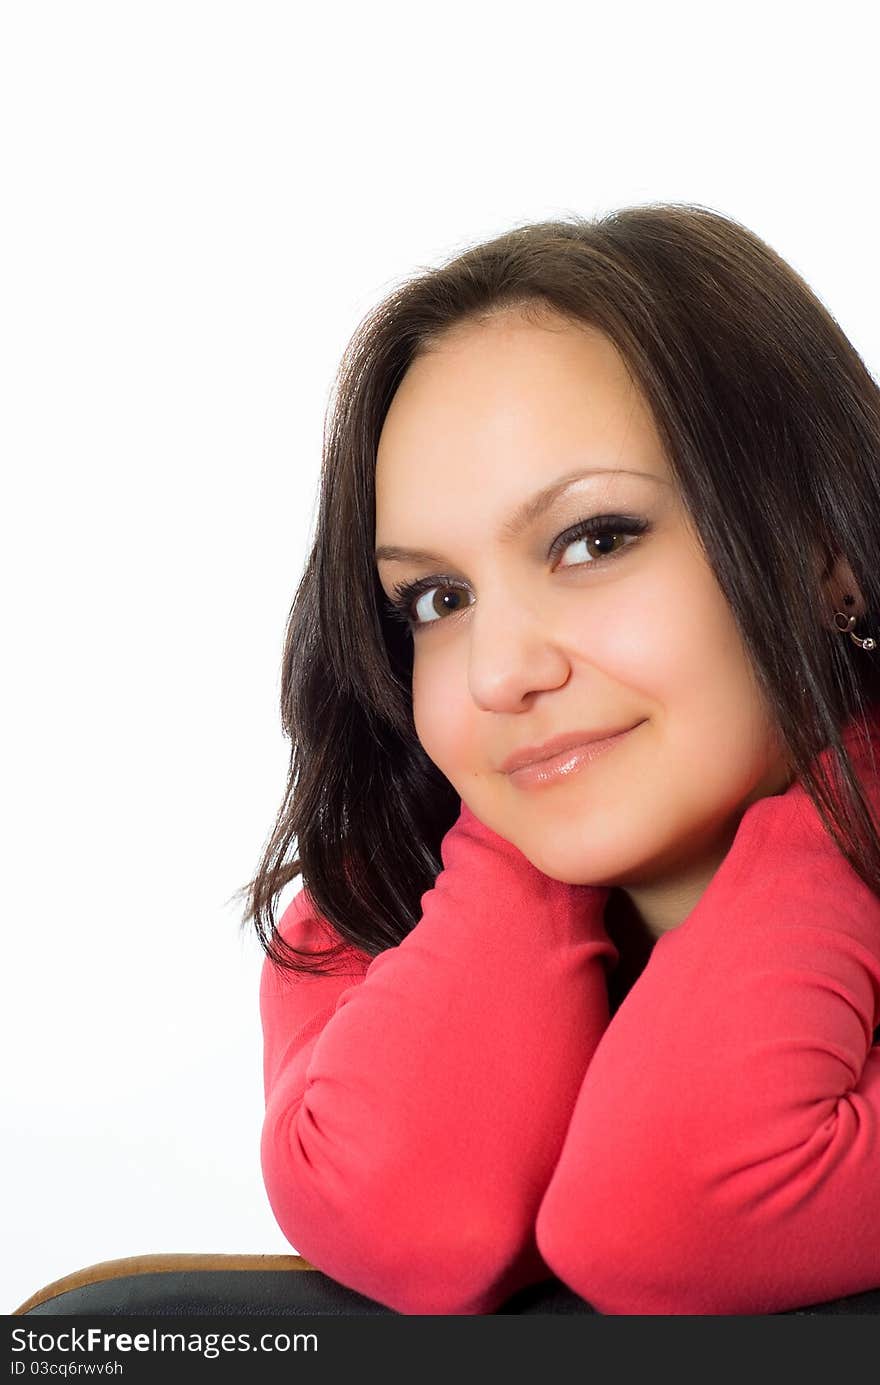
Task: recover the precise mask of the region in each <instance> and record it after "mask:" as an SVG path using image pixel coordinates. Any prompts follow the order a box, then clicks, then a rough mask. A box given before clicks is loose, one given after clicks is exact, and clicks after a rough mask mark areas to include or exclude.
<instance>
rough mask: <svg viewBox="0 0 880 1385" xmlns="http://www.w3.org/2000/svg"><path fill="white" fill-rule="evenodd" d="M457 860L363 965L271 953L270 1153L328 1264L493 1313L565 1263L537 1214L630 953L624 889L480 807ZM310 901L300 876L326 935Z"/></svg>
mask: <svg viewBox="0 0 880 1385" xmlns="http://www.w3.org/2000/svg"><path fill="white" fill-rule="evenodd" d="M441 857H442V862H443V868H442V869H441V871H440V872H439V874H438V876H437V878H436V881H435V883H434V885H433V886H432V888H431V889H429V890H427V891H426V892H425V894H424V895H423V896H422V900H421V906H422V916H421V918H420V920H419V922H418V924H417V925H416V927H415V928H414V929H413V930H412V932H411V933H409V934H408V935H407V936H406V937H405V938H404V939H403V941H402V942H401V943H400V944H399V945H398V946H396V947H392V948H389V949H387V950H386V951H384V952H382V953H380V954H379V955H378V956H377V957H375V958H373V959H372V961H369V959H368V958H367V957H366V956H365V955H364V954H360V953H355V952H354V950H352V953H351V959H352V967H353V969H355V970H356V971H357V972H358V973H359V974H358V975H357V977H356V979H355V980H354V981H352V977H351V976H349V977H348V978H343V977H324V978H313V977H292V978H287V977H286V976H285V975H284V974H283V973H282V972H280V970H279V969H278V968H275V967H274V966H272V965H271V964H270V963H269V961H268V959H267V960H266V962H265V963H264V967H263V976H262V982H261V992H260V1002H261V1015H262V1022H263V1032H264V1039H265V1062H264V1075H265V1092H266V1116H265V1122H264V1126H263V1136H262V1145H261V1159H262V1168H263V1176H264V1180H265V1184H266V1190H267V1194H268V1197H269V1201H270V1203H271V1205H272V1209H273V1212H274V1213H275V1216H276V1218H277V1220H278V1224H279V1226H280V1227H281V1229H282V1231H283V1232H284V1234H285V1235H286V1236H287V1238H288V1239H289V1240H290V1242H291V1243H292V1245H293V1246H294V1247H295V1248H296V1250H297V1251H298V1253H299V1254H301V1255H303V1256H304V1257H305V1258H306V1259H307V1260H309V1261H310V1262H311V1263H312V1264H313V1265H315V1266H316V1267H317V1268H318V1269H321V1270H322V1271H323V1272H324V1273H325V1274H327V1275H329V1276H330V1277H331V1278H333V1279H336V1280H337V1281H338V1282H340V1283H342V1284H344V1285H346V1286H348V1287H349V1288H352V1289H355V1290H357V1291H358V1292H360V1293H362V1294H366V1295H367V1296H368V1297H370V1298H373V1299H377V1300H378V1301H379V1302H380V1303H383V1304H385V1305H386V1306H388V1307H391V1308H393V1309H395V1310H396V1311H398V1312H401V1313H409V1314H483V1313H492V1312H494V1311H495V1309H496V1308H498V1307H499V1306H500V1304H502V1303H503V1302H504V1301H505V1300H506V1299H507V1298H509V1297H510V1296H511V1295H512V1294H513V1293H515V1292H516V1291H517V1289H519V1288H522V1287H523V1286H524V1285H526V1284H530V1283H536V1282H539V1281H540V1280H542V1279H546V1278H548V1277H549V1276H550V1273H551V1272H550V1270H549V1269H548V1268H547V1266H546V1265H545V1264H544V1262H543V1260H542V1259H541V1257H540V1254H539V1252H538V1249H537V1246H536V1243H535V1233H534V1224H535V1217H536V1215H537V1211H538V1206H539V1204H540V1201H541V1197H542V1195H543V1192H544V1190H545V1188H546V1186H547V1183H548V1181H549V1179H550V1176H551V1174H552V1172H553V1168H554V1166H555V1164H556V1161H557V1159H558V1157H559V1152H560V1150H561V1148H562V1143H563V1140H564V1138H565V1132H566V1129H567V1126H568V1122H569V1119H570V1117H571V1113H572V1110H573V1107H574V1103H575V1099H576V1097H577V1093H578V1090H579V1087H580V1083H581V1079H582V1077H583V1074H584V1070H585V1068H586V1065H587V1063H588V1062H589V1059H590V1057H591V1055H592V1053H593V1051H594V1049H595V1047H596V1044H597V1043H598V1041H599V1038H600V1037H601V1034H602V1032H603V1030H604V1029H605V1027H606V1025H607V1024H608V1013H609V1012H608V991H607V984H606V966H608V965H612V964H614V963H616V961H617V959H618V954H617V949H616V948H615V946H614V944H613V943H612V942H611V940H610V938H609V936H608V934H607V933H606V932H605V929H604V925H603V923H602V916H603V912H604V905H605V901H606V899H607V896H608V891H607V890H606V889H600V888H594V887H585V886H572V885H565V884H562V883H560V882H558V881H554V880H551V879H549V878H548V877H547V876H545V875H543V874H542V873H541V872H540V871H538V870H537V869H535V867H533V866H532V865H531V863H530V862H529V861H528V860H527V859H526V857H524V856H523V855H522V853H521V852H520V851H519V850H518V849H517V848H516V847H514V846H512V845H511V844H510V843H509V842H507V841H505V840H504V839H502V838H501V837H499V836H497V835H496V834H495V833H494V832H492V831H491V830H490V829H489V828H487V827H485V826H484V825H483V824H482V823H481V822H480V821H479V820H478V819H477V818H475V817H474V816H473V814H472V813H470V811H469V810H468V809H467V808H466V807H463V808H462V811H461V815H460V817H459V818H458V820H457V822H456V823H455V824H454V825H453V827H452V828H451V829H450V830H449V832H448V833H447V834H446V836H445V837H444V839H443V842H442V845H441ZM311 917H312V923H311V924H310V913H309V908H308V902H307V899H304V894H303V892H300V894H299V895H298V896H297V897H296V899H295V900H294V902H293V903H292V904H291V905H290V906H289V908H288V909H287V910H286V911H285V913H284V915H283V917H282V920H281V924H282V932H284V933H285V936H287V937H288V939H289V940H290V941H291V942H298V941H303V940H305V939H307V938H310V937H312V936H314V937H317V936H319V935H317V934H314V935H313V927H314V915H313V914H312V916H311ZM324 942H325V943H326V937H325V938H324ZM358 957H359V958H360V962H359V963H358V962H357V958H358Z"/></svg>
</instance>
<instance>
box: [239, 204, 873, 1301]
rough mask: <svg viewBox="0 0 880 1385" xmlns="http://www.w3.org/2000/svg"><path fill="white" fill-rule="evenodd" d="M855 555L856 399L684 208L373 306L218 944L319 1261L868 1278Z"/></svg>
mask: <svg viewBox="0 0 880 1385" xmlns="http://www.w3.org/2000/svg"><path fill="white" fill-rule="evenodd" d="M878 516H880V392H878V388H877V386H876V384H875V382H874V381H873V379H872V378H871V376H870V374H869V372H868V370H867V369H866V367H865V365H864V364H863V362H862V361H861V359H860V357H859V356H858V354H857V352H856V351H855V349H854V348H853V346H852V345H851V344H850V342H849V341H848V340H847V338H846V337H845V335H844V334H843V332H842V331H841V329H840V327H839V326H838V325H837V323H836V322H835V321H834V319H833V318H832V316H831V315H830V314H829V312H828V311H827V309H825V308H824V307H823V306H822V304H821V303H820V302H819V300H818V299H817V298H816V297H815V295H814V294H813V293H812V292H811V291H810V289H809V288H808V287H807V285H806V284H805V283H804V281H803V280H802V279H801V278H799V277H798V275H797V274H796V273H795V272H794V271H793V270H792V269H791V268H790V267H789V266H788V265H787V264H786V263H785V262H784V261H783V260H782V259H780V257H779V256H778V255H776V254H775V253H774V252H773V251H772V250H771V249H770V248H769V247H768V246H767V245H765V244H764V243H763V242H762V241H761V240H760V239H758V237H757V236H755V235H754V234H752V233H751V232H750V231H748V230H747V229H746V228H745V227H743V226H742V225H740V224H738V223H737V222H735V221H733V220H731V219H729V218H725V217H723V216H721V215H719V214H717V213H715V212H712V211H710V210H707V209H705V208H702V207H699V206H683V205H678V204H673V205H653V206H642V207H635V208H628V209H625V210H622V211H617V212H615V213H613V214H611V215H608V216H605V217H603V218H602V219H600V220H595V221H587V220H584V219H580V218H570V219H569V220H566V221H558V222H546V223H538V224H530V225H525V226H521V227H518V228H516V229H514V230H512V231H510V232H509V233H507V234H505V235H502V236H500V237H498V238H497V239H495V240H493V241H490V242H489V243H487V244H482V245H478V246H476V247H475V248H472V249H469V250H467V251H466V252H465V253H463V254H461V255H459V256H458V257H457V258H455V259H453V260H452V261H451V262H450V263H447V264H445V265H443V266H442V267H440V268H438V269H435V270H431V271H427V272H424V273H422V274H420V275H419V276H418V277H416V278H414V279H412V280H410V281H409V282H406V283H404V284H403V285H402V286H401V287H400V288H399V289H397V290H395V291H394V292H393V293H392V294H391V295H390V296H389V297H388V298H387V299H386V300H385V301H384V302H383V303H382V304H380V306H379V307H378V308H377V309H376V310H375V311H374V312H373V313H371V314H370V316H369V317H368V319H367V320H366V321H365V323H364V324H363V325H362V326H361V328H360V329H359V330H358V332H357V333H356V335H355V337H354V338H353V340H352V342H351V344H350V347H349V349H348V351H347V353H346V357H345V359H344V361H343V364H342V368H341V371H340V375H339V379H338V388H337V391H336V396H335V400H334V403H333V408H332V417H331V419H330V425H329V428H328V430H327V438H326V453H325V457H324V466H323V474H322V484H321V496H320V507H319V513H318V519H317V531H316V535H315V539H314V544H313V548H312V551H311V553H310V555H309V557H308V561H307V564H306V568H305V572H304V574H303V577H302V580H301V582H300V586H299V589H298V592H297V595H296V599H295V602H294V605H293V608H292V611H291V615H290V621H289V627H288V631H287V639H286V645H285V650H284V661H283V678H282V710H283V724H284V729H285V732H286V733H287V735H288V736H289V737H290V739H291V742H292V756H291V771H290V779H289V785H288V792H287V795H286V798H285V801H284V804H283V806H282V808H281V810H280V812H279V815H278V819H277V822H276V826H275V830H274V832H273V834H272V836H271V840H270V841H269V843H268V845H267V848H266V851H265V854H264V857H263V860H262V862H261V864H260V868H259V870H258V872H257V875H256V877H255V879H254V880H253V881H252V882H251V883H250V885H249V886H248V890H249V898H248V912H247V915H246V919H245V922H249V921H251V920H252V921H253V922H254V924H255V926H256V929H257V932H258V934H259V936H260V939H261V942H262V944H263V946H264V948H265V950H266V954H267V955H266V960H265V963H264V969H263V979H262V987H261V1013H262V1021H263V1026H264V1035H265V1074H264V1075H265V1094H266V1119H265V1125H264V1130H263V1139H262V1150H261V1153H262V1167H263V1173H264V1177H265V1183H266V1188H267V1192H268V1196H269V1199H270V1201H271V1204H272V1207H273V1210H274V1212H275V1215H276V1217H277V1219H278V1222H279V1225H280V1226H281V1228H282V1230H283V1231H284V1233H285V1235H286V1236H287V1237H288V1238H289V1240H290V1241H291V1243H292V1244H293V1245H294V1246H295V1248H296V1249H297V1251H298V1252H299V1253H300V1254H302V1255H303V1256H305V1257H306V1258H307V1259H308V1260H309V1261H310V1262H311V1263H312V1264H313V1265H315V1266H317V1267H318V1268H320V1269H321V1270H323V1271H324V1272H325V1273H326V1274H327V1275H330V1276H332V1277H333V1278H334V1279H336V1280H338V1281H339V1282H341V1283H342V1284H344V1285H346V1286H349V1287H350V1288H353V1289H356V1290H359V1291H360V1292H361V1293H363V1294H365V1295H367V1296H369V1297H371V1298H373V1299H375V1300H377V1301H378V1302H380V1303H382V1304H385V1305H388V1306H389V1307H391V1308H393V1309H395V1310H397V1311H399V1312H403V1313H432V1314H433V1313H441V1314H481V1313H491V1312H494V1311H496V1310H497V1309H498V1307H499V1306H500V1305H501V1304H502V1303H504V1302H505V1301H506V1300H507V1299H508V1298H509V1297H510V1296H511V1295H512V1294H514V1293H515V1292H516V1291H517V1290H518V1289H521V1288H523V1287H524V1286H526V1285H530V1284H534V1283H537V1282H539V1281H541V1280H546V1279H547V1278H548V1276H551V1275H556V1276H558V1277H559V1279H561V1280H563V1281H564V1282H565V1284H567V1285H569V1286H570V1287H571V1288H572V1289H573V1290H574V1291H575V1292H576V1294H578V1295H581V1296H582V1297H583V1298H584V1299H586V1300H587V1301H588V1303H589V1304H591V1305H592V1306H593V1307H594V1308H595V1309H596V1310H598V1311H599V1312H601V1313H624V1314H694V1313H706V1314H718V1313H722V1314H724V1313H739V1314H744V1313H749V1314H751V1313H773V1312H784V1311H787V1310H792V1309H796V1308H798V1307H800V1306H803V1305H808V1304H815V1303H819V1302H820V1301H822V1300H827V1299H831V1298H835V1297H837V1296H843V1295H849V1294H855V1293H858V1292H860V1291H863V1290H867V1289H872V1288H877V1287H878V1286H880V1049H878V1047H876V1046H875V1045H874V1039H875V1037H876V1036H875V1030H876V1029H877V1026H878V1023H880V839H878V835H877V800H878V797H880V776H878V770H877V767H876V765H875V758H874V742H875V740H876V739H877V734H878V731H880V674H878V662H877V655H876V653H875V652H874V650H875V644H874V638H872V634H873V636H874V637H880V576H878V564H877V556H878V539H880V520H878ZM872 613H873V614H874V617H875V619H874V621H873V624H872V622H871V620H870V616H871V614H872ZM863 619H864V621H865V624H864V625H863V626H862V628H861V630H860V631H857V628H856V627H857V626H859V625H860V624H861V622H862V621H863ZM527 762H530V764H531V767H527ZM517 766H519V767H517ZM294 840H295V841H296V844H297V855H296V856H295V857H293V858H291V846H292V843H293V842H294ZM298 875H301V876H302V881H303V888H302V889H301V890H300V892H299V893H298V894H296V895H295V896H294V898H293V900H292V902H291V903H290V904H289V905H288V906H287V908H286V909H285V910H284V911H283V915H282V917H281V919H280V921H279V923H278V924H277V925H276V923H275V920H274V914H273V905H274V902H275V901H276V899H277V897H278V895H279V893H280V891H281V889H282V888H283V887H284V886H285V885H287V884H288V883H290V882H291V881H292V880H294V879H295V877H297V876H298Z"/></svg>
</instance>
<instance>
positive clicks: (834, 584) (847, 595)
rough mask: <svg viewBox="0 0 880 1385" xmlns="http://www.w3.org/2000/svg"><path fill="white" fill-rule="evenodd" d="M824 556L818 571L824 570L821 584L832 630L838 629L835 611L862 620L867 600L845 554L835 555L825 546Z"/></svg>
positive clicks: (820, 560) (826, 617) (827, 616)
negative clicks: (835, 621)
mask: <svg viewBox="0 0 880 1385" xmlns="http://www.w3.org/2000/svg"><path fill="white" fill-rule="evenodd" d="M822 554H823V555H824V563H823V557H822V556H820V557H819V559H818V562H817V569H818V568H819V567H821V568H822V572H821V584H822V590H823V592H824V595H825V623H826V625H827V626H828V628H829V629H830V630H834V629H836V628H837V627H836V626H835V623H834V613H835V611H843V613H844V615H847V616H856V618H857V619H859V620H860V619H861V618H862V616H863V615H864V614H865V609H866V607H865V598H864V596H863V595H862V591H861V588H860V586H859V584H858V582H857V581H856V579H855V576H854V575H853V570H852V568H851V567H850V565H849V562H848V561H847V559H846V558H844V556H843V554H841V553H838V554H835V553H833V552H832V550H831V549H830V548H829V547H828V546H827V544H826V545H825V547H824V548H823V550H822Z"/></svg>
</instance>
